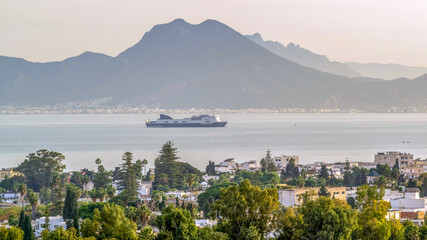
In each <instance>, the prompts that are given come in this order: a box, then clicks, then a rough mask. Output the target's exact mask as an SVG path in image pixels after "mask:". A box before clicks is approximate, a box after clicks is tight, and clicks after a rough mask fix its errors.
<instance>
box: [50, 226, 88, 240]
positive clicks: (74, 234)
mask: <svg viewBox="0 0 427 240" xmlns="http://www.w3.org/2000/svg"><path fill="white" fill-rule="evenodd" d="M42 239H43V240H60V239H61V240H62V239H66V240H83V239H81V238H79V233H78V231H77V230H76V229H75V228H70V229H68V230H65V229H64V228H63V227H62V226H61V227H59V228H57V229H55V230H53V231H52V232H49V231H47V229H46V231H45V230H44V231H43V232H42Z"/></svg>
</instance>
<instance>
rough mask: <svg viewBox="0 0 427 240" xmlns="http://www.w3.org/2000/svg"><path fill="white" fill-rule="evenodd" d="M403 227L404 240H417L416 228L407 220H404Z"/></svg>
mask: <svg viewBox="0 0 427 240" xmlns="http://www.w3.org/2000/svg"><path fill="white" fill-rule="evenodd" d="M403 225H404V226H405V232H404V236H405V240H419V239H420V237H419V233H418V227H417V226H415V224H414V223H413V222H411V221H409V220H406V221H405V222H404V223H403Z"/></svg>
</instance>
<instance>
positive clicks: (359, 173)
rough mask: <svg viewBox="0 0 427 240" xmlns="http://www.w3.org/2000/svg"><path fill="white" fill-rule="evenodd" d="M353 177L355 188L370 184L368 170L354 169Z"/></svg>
mask: <svg viewBox="0 0 427 240" xmlns="http://www.w3.org/2000/svg"><path fill="white" fill-rule="evenodd" d="M352 175H353V176H352V177H353V178H352V183H353V186H356V187H358V186H361V185H365V184H367V183H368V177H367V175H368V170H367V169H366V168H359V167H354V168H353V174H352Z"/></svg>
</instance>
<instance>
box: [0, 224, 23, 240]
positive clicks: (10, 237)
mask: <svg viewBox="0 0 427 240" xmlns="http://www.w3.org/2000/svg"><path fill="white" fill-rule="evenodd" d="M23 238H24V231H22V230H21V229H19V228H17V227H14V226H12V227H10V228H9V229H7V228H6V227H5V226H0V239H3V240H22V239H23Z"/></svg>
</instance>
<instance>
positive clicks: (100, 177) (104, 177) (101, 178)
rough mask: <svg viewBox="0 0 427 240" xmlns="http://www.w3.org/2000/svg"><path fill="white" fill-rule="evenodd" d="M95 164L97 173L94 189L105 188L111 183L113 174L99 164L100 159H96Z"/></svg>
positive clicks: (94, 179)
mask: <svg viewBox="0 0 427 240" xmlns="http://www.w3.org/2000/svg"><path fill="white" fill-rule="evenodd" d="M95 163H96V164H97V165H98V172H96V173H95V175H94V178H93V184H94V187H95V188H105V187H106V186H107V185H108V184H110V183H111V182H112V178H111V177H112V176H113V173H112V172H111V171H108V170H106V169H105V167H104V166H103V165H102V164H101V159H99V158H98V159H96V161H95Z"/></svg>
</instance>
